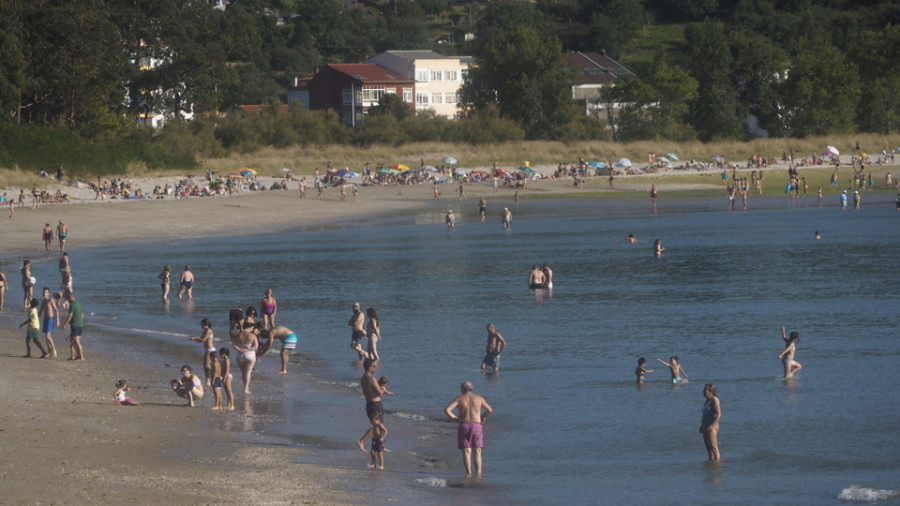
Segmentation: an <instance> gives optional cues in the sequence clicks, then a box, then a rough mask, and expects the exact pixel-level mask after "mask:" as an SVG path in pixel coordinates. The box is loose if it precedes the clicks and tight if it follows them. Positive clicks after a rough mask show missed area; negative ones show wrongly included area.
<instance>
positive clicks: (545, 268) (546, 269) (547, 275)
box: [541, 262, 553, 290]
mask: <svg viewBox="0 0 900 506" xmlns="http://www.w3.org/2000/svg"><path fill="white" fill-rule="evenodd" d="M541 272H543V273H544V288H547V289H549V290H552V289H553V270H551V269H550V266H549V265H547V263H546V262H545V263H544V265H542V266H541Z"/></svg>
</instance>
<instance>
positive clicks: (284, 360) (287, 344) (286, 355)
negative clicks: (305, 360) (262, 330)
mask: <svg viewBox="0 0 900 506" xmlns="http://www.w3.org/2000/svg"><path fill="white" fill-rule="evenodd" d="M266 334H267V335H268V337H269V345H270V346H271V345H272V343H274V342H275V340H276V339H277V340H279V341H281V370H280V371H278V374H287V366H288V362H290V359H291V350H296V349H297V342H298V339H297V334H296V333H295V332H294V331H293V330H291V329H289V328H287V327H285V326H284V325H279V326H277V327H272V328H271V329H270V330H268V331H267V332H266Z"/></svg>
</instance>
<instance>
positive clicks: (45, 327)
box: [41, 287, 59, 358]
mask: <svg viewBox="0 0 900 506" xmlns="http://www.w3.org/2000/svg"><path fill="white" fill-rule="evenodd" d="M57 318H59V308H58V307H57V306H56V301H55V300H53V297H51V296H50V289H49V288H47V287H44V300H42V301H41V331H42V332H43V333H44V340H46V341H47V352H48V353H50V356H51V357H52V358H56V346H54V345H53V335H52V334H53V329H55V328H56V320H57Z"/></svg>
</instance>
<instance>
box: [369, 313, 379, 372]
mask: <svg viewBox="0 0 900 506" xmlns="http://www.w3.org/2000/svg"><path fill="white" fill-rule="evenodd" d="M366 316H368V317H369V323H368V324H367V325H366V337H368V338H369V349H368V355H369V358H370V359H372V360H380V358H379V356H378V347H377V345H378V340H379V339H381V322H380V321H379V319H378V313H376V312H375V308H374V307H370V308H369V309H366Z"/></svg>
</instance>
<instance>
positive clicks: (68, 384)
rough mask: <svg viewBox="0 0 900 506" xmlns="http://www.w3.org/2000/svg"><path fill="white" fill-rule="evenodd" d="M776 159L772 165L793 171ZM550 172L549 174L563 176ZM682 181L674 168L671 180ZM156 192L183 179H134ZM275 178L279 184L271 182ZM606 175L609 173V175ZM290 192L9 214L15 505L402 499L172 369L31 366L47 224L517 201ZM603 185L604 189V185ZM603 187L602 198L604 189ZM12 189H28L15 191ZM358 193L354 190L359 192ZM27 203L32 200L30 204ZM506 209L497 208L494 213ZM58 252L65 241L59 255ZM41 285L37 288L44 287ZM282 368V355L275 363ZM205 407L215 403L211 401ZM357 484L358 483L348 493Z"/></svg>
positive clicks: (165, 230)
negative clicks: (120, 394)
mask: <svg viewBox="0 0 900 506" xmlns="http://www.w3.org/2000/svg"><path fill="white" fill-rule="evenodd" d="M786 167H787V166H786V165H784V166H782V165H776V166H773V167H771V168H770V170H780V169H786ZM552 169H553V168H552V167H549V168H548V167H542V168H540V170H539V171H540V172H546V171H548V170H550V171H552ZM669 175H671V174H669ZM127 180H128V181H130V182H132V184H133V185H134V186H136V187H141V188H143V189H144V190H145V191H148V190H152V188H153V187H154V186H156V185H164V184H166V183H169V184H171V183H175V182H177V178H174V177H169V178H133V179H127ZM261 180H262V181H263V182H264V184H268V183H270V182H271V180H272V178H270V177H262V178H261ZM598 180H602V181H604V185H605V178H598ZM290 187H291V190H289V191H265V192H245V193H242V194H240V195H236V196H232V197H203V198H199V197H198V198H188V199H179V200H176V199H173V198H172V197H166V198H165V199H161V200H158V199H145V200H127V201H126V200H118V199H115V200H110V199H107V200H104V201H100V200H95V199H94V194H93V192H92V191H90V190H89V189H83V188H72V187H68V186H63V185H54V184H50V185H48V186H47V187H46V188H45V189H47V190H48V191H50V192H51V193H53V192H55V191H56V189H57V188H59V189H61V190H62V191H63V192H64V193H68V194H70V196H71V197H72V198H71V202H70V203H67V204H50V205H46V204H42V205H41V206H40V207H39V208H38V209H31V208H30V205H29V206H28V207H26V208H22V209H16V212H15V216H14V217H13V218H12V219H3V220H2V222H3V225H2V230H3V237H4V240H3V251H2V255H3V262H4V263H3V272H4V274H5V275H6V276H7V279H8V280H9V284H10V286H11V287H12V289H11V290H10V291H9V292H8V294H7V300H6V309H5V312H4V315H3V325H2V327H4V328H0V338H2V340H3V342H5V343H6V346H4V350H3V351H2V353H0V365H2V368H3V370H4V371H5V373H4V378H5V384H6V386H5V392H6V395H5V396H4V398H3V400H2V401H0V411H2V414H0V447H2V448H3V450H2V452H3V458H2V459H0V489H2V490H4V491H5V492H6V494H5V497H4V501H8V502H27V503H54V502H63V503H73V504H87V503H91V504H96V503H106V504H121V503H123V502H135V503H156V504H159V503H168V504H174V503H177V504H194V503H245V504H246V503H250V504H281V503H296V502H301V503H319V504H363V503H365V504H380V503H388V502H392V501H394V500H395V498H396V494H397V493H398V492H397V491H396V490H393V489H380V488H379V487H372V488H371V489H369V492H368V493H366V494H364V493H363V491H364V490H366V489H367V487H366V485H365V484H366V483H368V482H369V481H367V480H370V478H369V475H370V473H371V471H369V470H368V469H366V468H364V467H362V468H358V469H357V468H351V467H348V468H342V467H335V466H333V465H318V464H310V463H301V462H299V461H298V459H299V460H300V461H302V456H303V455H304V454H305V453H308V452H310V451H311V450H306V449H303V448H298V447H296V446H293V445H279V444H272V442H271V441H269V442H266V443H265V444H261V440H258V439H254V435H253V434H242V433H237V432H233V431H223V430H222V429H221V428H220V427H217V426H216V424H215V423H213V422H211V421H210V417H209V415H210V410H209V409H208V406H207V405H206V404H205V403H204V406H205V407H203V408H195V409H186V408H182V407H181V406H180V405H179V402H178V401H179V400H178V399H177V398H175V397H174V395H173V394H172V393H171V391H169V389H168V388H167V382H168V380H169V379H170V377H171V374H170V371H166V370H160V369H159V368H158V367H150V366H149V365H148V366H142V365H135V364H133V363H130V362H122V361H117V360H116V359H115V357H113V356H108V355H106V356H104V355H103V354H98V353H96V352H94V351H93V350H90V351H91V352H92V356H89V358H88V361H87V362H83V363H82V362H70V361H67V360H65V359H63V358H60V359H57V360H36V359H32V360H27V359H23V358H21V353H20V352H22V351H24V343H23V342H22V341H23V340H24V338H23V336H24V330H22V331H19V330H15V329H14V327H13V326H14V325H17V324H18V323H21V320H24V314H22V313H21V309H20V308H21V298H20V297H21V289H20V288H19V286H18V285H19V273H18V268H19V267H20V266H21V260H22V259H24V258H41V257H43V256H44V251H43V243H42V241H41V230H42V229H43V227H44V224H46V223H49V224H50V225H51V226H52V227H54V228H55V226H56V224H57V223H58V222H59V221H60V220H63V221H64V222H65V223H66V224H67V225H68V226H69V238H68V240H67V250H70V251H77V250H78V249H83V248H92V247H97V246H104V245H119V246H122V245H126V246H127V245H128V244H129V243H134V244H140V243H142V242H146V241H153V242H154V243H155V244H160V243H165V241H167V240H170V239H184V238H206V237H222V236H227V235H234V236H240V235H246V234H251V233H259V232H263V231H264V232H278V231H279V230H284V229H287V228H288V227H291V228H297V227H298V226H299V227H301V228H309V229H314V228H319V227H331V226H335V227H337V226H364V225H365V223H366V221H367V220H368V219H371V218H373V217H378V218H384V217H385V216H390V215H391V214H392V213H403V212H408V211H409V210H412V209H421V208H426V209H434V210H435V212H436V213H441V214H442V213H444V212H446V209H448V208H453V209H454V211H455V212H457V213H460V212H464V213H467V214H471V215H472V216H474V215H476V214H477V211H476V209H475V207H476V204H477V202H478V199H479V197H481V196H485V197H486V198H487V199H488V202H498V201H500V202H510V201H512V198H513V190H511V189H501V191H500V193H499V194H496V195H495V194H493V193H492V191H491V186H490V184H489V183H481V184H469V185H467V186H466V193H467V200H466V201H465V202H461V201H459V200H458V198H457V194H456V188H457V186H456V185H455V184H444V185H441V186H440V188H441V191H442V194H441V198H440V200H438V201H434V200H433V198H432V187H431V185H428V184H421V185H414V186H394V187H365V188H361V190H360V201H359V203H358V204H354V203H353V202H352V195H351V196H348V201H347V202H341V201H340V199H339V192H338V190H336V189H329V190H326V192H325V195H324V197H323V199H322V200H318V199H316V198H315V191H314V190H312V191H308V193H307V198H306V199H300V198H299V192H298V191H297V190H296V187H297V183H291V186H290ZM616 187H617V190H618V191H620V192H632V193H638V192H647V191H648V190H649V188H648V185H647V184H646V183H644V182H641V183H629V177H627V176H626V177H621V178H617V182H616ZM600 188H602V186H600ZM716 188H719V189H721V186H718V185H716V184H711V185H704V186H702V188H701V187H697V188H695V187H694V186H686V185H685V186H679V185H677V184H667V185H666V186H664V187H661V188H660V190H661V191H669V190H678V189H716ZM596 189H597V187H596V186H595V187H594V189H593V191H596ZM12 190H13V189H7V191H8V192H10V194H18V189H15V193H13V191H12ZM348 193H349V192H348ZM520 193H521V196H523V197H526V198H527V197H528V196H531V195H563V194H569V193H573V185H572V180H543V181H534V182H529V183H528V190H524V191H521V192H520ZM30 200H31V199H30V197H29V198H28V199H27V203H28V204H30ZM492 210H493V211H495V212H496V211H497V210H498V207H497V206H496V205H493V206H492ZM56 250H58V243H57V242H56V241H54V243H53V249H52V251H56ZM39 284H40V282H39ZM64 335H65V333H63V332H58V333H57V336H59V337H57V338H56V340H57V343H59V344H58V345H57V347H58V348H59V349H60V351H61V352H60V357H63V356H67V355H68V351H67V350H65V349H64V348H65V346H63V345H64V344H65V343H64V337H62V336H64ZM270 360H272V359H270ZM116 378H141V381H140V382H139V383H135V384H136V385H137V386H138V388H135V389H134V390H133V392H132V394H133V396H134V397H135V398H136V399H137V400H139V401H141V402H143V403H144V404H145V405H144V406H140V407H133V408H132V407H119V406H116V405H114V403H113V402H112V396H113V392H114V390H115V389H114V382H115V379H116ZM204 400H206V399H204ZM348 484H353V485H348Z"/></svg>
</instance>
